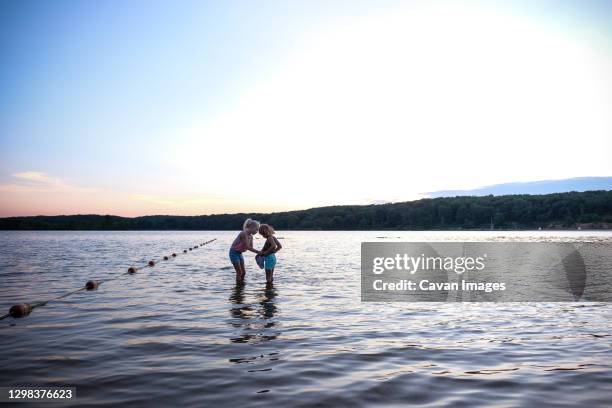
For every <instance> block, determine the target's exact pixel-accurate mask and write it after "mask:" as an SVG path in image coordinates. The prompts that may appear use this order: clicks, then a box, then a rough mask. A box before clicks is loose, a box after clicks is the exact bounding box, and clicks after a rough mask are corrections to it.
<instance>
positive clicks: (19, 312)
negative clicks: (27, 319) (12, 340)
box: [9, 303, 32, 318]
mask: <svg viewBox="0 0 612 408" xmlns="http://www.w3.org/2000/svg"><path fill="white" fill-rule="evenodd" d="M31 312H32V305H30V304H29V303H21V304H19V305H13V306H11V308H10V309H9V314H10V315H11V316H12V317H15V318H19V317H24V316H27V315H29V314H30V313H31Z"/></svg>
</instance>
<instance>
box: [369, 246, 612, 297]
mask: <svg viewBox="0 0 612 408" xmlns="http://www.w3.org/2000/svg"><path fill="white" fill-rule="evenodd" d="M361 256H362V259H361V266H362V270H361V296H362V300H363V301H382V302H388V301H409V302H413V301H427V302H453V301H455V302H456V301H459V302H466V301H469V302H534V301H535V302H562V301H580V300H584V301H611V300H612V297H611V294H610V290H609V289H610V284H611V283H612V279H611V278H612V277H611V276H610V271H609V269H608V268H607V267H606V265H609V264H610V263H609V262H610V261H611V258H612V255H611V250H610V245H608V244H603V245H602V244H591V243H567V242H429V243H428V242H391V243H386V242H364V243H362V253H361ZM585 257H586V259H587V260H585Z"/></svg>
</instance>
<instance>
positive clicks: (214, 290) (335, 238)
mask: <svg viewBox="0 0 612 408" xmlns="http://www.w3.org/2000/svg"><path fill="white" fill-rule="evenodd" d="M234 236H235V232H0V312H1V313H2V314H4V313H5V312H6V311H7V310H8V308H9V307H10V306H11V305H12V304H14V303H18V302H22V301H37V300H45V299H48V298H52V297H54V296H59V295H61V294H63V293H65V292H67V291H70V290H71V289H74V288H78V287H81V286H82V285H83V284H84V283H85V282H86V281H87V280H89V279H106V278H111V277H118V279H116V280H113V281H109V282H105V283H103V284H102V285H101V286H100V288H99V289H98V290H97V291H94V292H85V291H83V292H79V293H76V294H74V295H72V296H70V297H67V298H65V299H62V300H59V301H56V302H52V303H49V304H48V305H47V306H45V307H41V308H38V309H36V310H35V311H34V312H33V313H32V314H31V315H30V316H28V317H27V318H24V319H19V320H14V319H12V318H8V319H5V320H2V321H0V386H9V385H64V386H76V387H77V395H78V401H77V404H76V405H78V406H93V405H99V406H101V405H115V404H123V405H124V406H130V407H137V406H142V407H145V406H147V407H148V406H166V405H182V406H185V405H191V406H266V407H270V406H283V407H285V406H313V405H318V406H348V405H350V406H353V407H357V406H375V405H385V406H400V405H409V404H423V405H429V406H457V405H460V406H470V407H472V406H480V405H482V406H491V405H493V406H501V407H504V406H513V407H514V406H546V405H551V406H575V405H579V406H606V405H608V406H609V404H610V400H611V397H612V350H611V345H612V330H611V329H612V323H611V322H612V305H611V304H603V303H549V304H543V303H540V304H535V303H534V304H518V303H507V304H469V303H468V304H456V303H455V304H422V303H421V304H417V303H414V304H411V303H397V304H384V303H362V302H361V301H360V291H359V290H360V287H359V284H360V278H359V274H360V271H359V266H360V259H359V256H360V243H361V242H362V241H376V240H382V239H389V238H390V239H398V240H409V241H419V240H429V239H431V240H491V239H494V240H533V241H537V240H572V241H582V240H602V241H612V235H611V234H610V233H602V232H599V233H586V232H579V233H568V232H559V233H554V234H552V233H539V234H536V233H501V232H495V233H494V232H483V233H474V232H470V233H455V232H452V233H451V232H448V233H444V232H436V233H417V232H388V231H387V232H384V233H382V232H281V233H279V234H278V237H280V238H281V242H282V243H283V245H284V248H283V250H282V251H281V252H280V253H279V254H278V259H279V261H278V265H277V269H276V274H275V284H274V287H272V288H266V286H265V276H264V273H263V271H261V270H260V269H258V268H257V266H256V264H255V262H254V258H253V255H247V256H246V263H247V283H246V285H245V286H244V287H237V286H236V285H235V283H234V270H233V268H232V266H231V264H229V261H228V259H227V251H228V248H229V245H230V244H231V241H232V240H233V238H234ZM381 237H385V238H381ZM212 238H217V239H218V240H217V241H215V242H213V243H211V244H210V245H207V246H205V247H203V248H199V249H196V250H194V251H191V252H188V253H187V254H184V255H183V254H182V251H181V250H182V249H185V248H188V247H190V246H193V245H195V244H198V243H201V242H203V241H206V240H209V239H212ZM255 242H256V245H262V244H263V241H262V240H257V241H255ZM172 252H177V253H178V252H181V254H180V256H179V257H177V258H176V259H171V260H169V261H165V262H164V261H162V262H160V263H159V264H158V265H156V266H155V267H154V268H147V269H144V270H142V271H139V272H138V273H136V274H135V275H123V276H120V275H121V274H122V273H123V272H124V271H125V270H126V269H127V268H128V267H129V266H132V265H134V266H141V265H143V264H145V263H146V262H147V261H148V260H149V259H156V260H159V259H160V258H161V257H163V255H168V254H170V253H172ZM21 406H23V405H21Z"/></svg>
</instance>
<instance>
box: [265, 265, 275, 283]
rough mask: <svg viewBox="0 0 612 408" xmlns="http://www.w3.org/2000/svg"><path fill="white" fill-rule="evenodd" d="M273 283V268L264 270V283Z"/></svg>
mask: <svg viewBox="0 0 612 408" xmlns="http://www.w3.org/2000/svg"><path fill="white" fill-rule="evenodd" d="M272 282H274V268H272V269H266V283H272Z"/></svg>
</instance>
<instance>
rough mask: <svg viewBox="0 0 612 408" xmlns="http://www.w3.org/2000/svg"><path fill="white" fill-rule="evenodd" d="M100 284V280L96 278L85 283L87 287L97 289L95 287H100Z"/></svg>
mask: <svg viewBox="0 0 612 408" xmlns="http://www.w3.org/2000/svg"><path fill="white" fill-rule="evenodd" d="M98 286H100V282H98V281H95V280H90V281H87V283H86V284H85V289H87V290H95V289H98Z"/></svg>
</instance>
